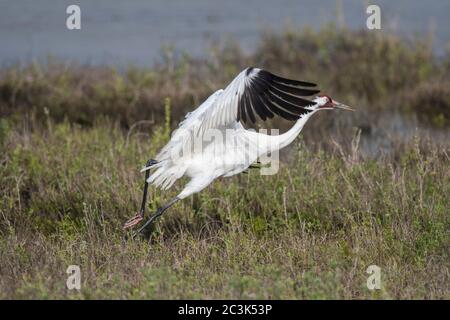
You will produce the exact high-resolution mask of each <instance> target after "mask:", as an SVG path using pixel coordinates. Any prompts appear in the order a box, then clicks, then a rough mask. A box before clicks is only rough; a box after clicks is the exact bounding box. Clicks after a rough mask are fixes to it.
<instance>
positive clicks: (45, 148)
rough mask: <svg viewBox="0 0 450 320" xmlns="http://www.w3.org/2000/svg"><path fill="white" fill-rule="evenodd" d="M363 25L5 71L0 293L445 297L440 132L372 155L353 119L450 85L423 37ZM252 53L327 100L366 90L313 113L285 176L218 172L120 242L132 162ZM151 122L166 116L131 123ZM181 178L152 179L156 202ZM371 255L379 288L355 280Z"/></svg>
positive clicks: (448, 172)
mask: <svg viewBox="0 0 450 320" xmlns="http://www.w3.org/2000/svg"><path fill="white" fill-rule="evenodd" d="M367 36H368V35H364V34H359V33H356V34H352V33H348V34H347V33H342V34H335V33H333V32H332V31H330V30H326V31H322V33H321V34H320V37H317V36H313V34H311V33H310V32H305V33H302V34H299V35H298V34H295V33H293V32H292V31H289V30H288V31H287V32H286V34H284V35H281V36H278V37H276V36H274V35H267V36H266V38H264V39H265V40H263V42H262V44H261V48H262V49H261V50H260V51H259V53H258V54H255V55H252V56H250V57H247V56H244V55H242V54H241V53H240V51H239V49H238V48H235V47H232V46H228V47H226V48H224V49H223V50H221V51H220V52H218V53H217V54H216V55H215V56H213V57H211V58H210V59H209V60H207V63H205V62H203V63H202V64H200V63H199V62H196V61H190V60H189V59H188V60H183V61H176V62H174V61H167V63H166V64H164V65H160V66H156V67H155V69H154V70H143V71H142V70H137V69H132V70H129V71H128V72H127V73H126V74H125V75H122V74H119V73H116V72H114V71H112V70H110V69H108V70H99V69H95V68H92V69H91V68H85V67H79V68H78V67H69V68H68V69H61V65H58V66H49V67H46V68H44V67H42V66H31V67H27V68H23V69H20V70H19V69H13V68H12V69H10V70H5V71H4V72H3V74H2V76H1V77H0V112H1V113H2V115H4V117H3V119H1V120H0V256H1V259H0V297H1V298H85V299H89V298H288V299H297V298H300V299H302V298H308V299H312V298H320V299H323V298H386V299H390V298H405V299H413V298H427V299H431V298H439V299H443V298H447V299H448V298H450V281H449V250H448V248H449V246H448V245H449V227H450V221H449V220H450V216H449V209H450V208H449V201H448V194H449V193H450V167H449V163H450V162H449V161H450V158H449V155H450V150H449V145H448V143H444V144H441V145H439V144H437V143H435V142H433V141H428V140H426V139H418V138H417V139H415V140H414V141H406V140H401V139H400V140H398V141H397V140H396V141H395V142H394V143H393V146H392V150H391V153H389V154H387V155H385V156H380V157H377V158H371V157H367V156H364V155H363V154H362V153H361V152H360V151H359V149H358V148H357V147H358V144H357V137H358V136H357V135H355V134H354V127H355V126H358V123H359V121H361V114H366V115H367V114H371V113H370V112H373V113H375V112H376V111H380V110H382V109H384V108H386V103H390V105H389V106H390V107H391V108H397V109H398V110H399V112H410V111H412V112H415V111H414V110H419V109H417V108H416V107H414V106H411V107H409V105H407V106H405V107H404V108H400V106H404V105H405V101H406V100H403V99H400V98H398V97H402V93H404V92H406V90H409V89H410V88H415V87H418V86H420V88H422V89H420V90H421V92H420V93H417V94H420V95H422V96H427V95H433V97H436V96H437V97H438V98H437V99H438V100H439V99H440V98H441V96H442V95H440V94H437V95H436V94H434V93H430V92H431V91H429V90H427V89H423V88H427V86H428V85H431V83H437V81H438V82H439V81H440V82H441V85H442V86H444V85H443V84H442V83H443V82H442V81H444V80H445V79H447V78H446V77H448V75H446V74H445V72H444V71H439V72H435V71H436V70H441V69H440V68H439V63H438V62H436V61H435V60H434V58H433V57H432V56H431V55H430V54H429V52H428V49H427V48H426V46H424V45H423V44H404V43H403V42H400V41H399V40H398V39H396V38H394V37H387V38H381V37H378V36H376V37H374V38H371V37H372V36H369V38H366V37H367ZM365 39H366V40H365ZM365 41H366V42H365ZM373 41H375V42H373ZM378 46H380V47H378ZM411 46H412V48H413V49H414V50H413V49H411ZM374 50H375V51H374ZM391 51H392V52H391ZM306 54H308V56H307V57H308V59H307V60H306V61H308V62H307V63H306V62H303V60H302V59H303V57H305V55H306ZM275 56H276V57H283V59H286V60H282V61H280V62H278V63H277V62H276V61H275V59H273V57H275ZM372 58H373V59H374V60H373V61H372V62H374V61H375V62H376V63H375V62H374V63H375V65H372V64H371V63H370V60H369V59H372ZM331 61H333V62H334V61H339V65H335V64H334V63H331ZM399 61H402V62H403V63H402V65H399V63H398V62H399ZM245 64H252V65H264V66H266V67H268V68H269V69H271V70H273V71H275V72H279V73H282V74H286V75H295V74H297V73H298V74H302V75H303V74H304V75H305V76H304V77H303V78H305V79H307V80H312V81H317V82H319V83H321V84H322V87H325V88H327V92H329V91H331V93H334V94H335V96H337V97H336V98H337V99H338V100H339V99H340V100H343V101H345V102H348V103H349V104H351V103H352V101H353V102H354V101H355V99H356V98H357V97H355V96H354V94H355V92H356V93H357V94H358V96H359V95H360V96H361V98H362V100H363V101H365V102H363V103H361V106H359V107H360V108H361V112H360V113H359V114H356V115H342V114H341V115H339V116H336V115H335V114H332V113H327V114H323V115H320V116H318V117H317V118H315V119H312V120H311V124H308V126H307V127H306V128H305V134H304V137H305V138H304V139H302V138H301V139H299V140H297V143H295V145H294V146H293V148H292V149H291V150H290V155H291V156H290V157H289V160H288V157H286V156H284V157H283V159H284V160H286V161H284V162H283V163H282V166H281V168H280V172H279V173H278V175H276V176H260V175H259V174H258V172H257V171H251V172H250V173H249V174H248V175H240V176H237V177H234V178H228V179H222V180H220V181H217V182H215V183H214V184H213V185H212V186H210V187H209V188H208V189H207V190H205V191H204V192H202V193H200V194H198V195H197V196H194V197H192V198H190V199H186V200H184V201H183V202H180V203H178V204H176V205H175V206H174V207H173V208H172V209H170V210H169V211H168V212H167V213H166V214H165V216H163V217H162V219H160V220H159V221H158V223H157V224H156V225H155V229H154V232H153V235H152V238H151V239H150V241H142V240H130V239H127V237H126V234H125V233H124V232H123V231H122V229H121V226H122V223H123V222H124V221H125V220H126V219H127V218H129V217H130V216H131V214H133V212H135V211H136V209H137V206H138V205H139V200H140V196H141V187H142V185H141V184H142V180H143V177H142V176H141V174H140V173H139V170H138V169H139V168H140V166H141V165H142V164H143V163H144V162H145V161H146V160H147V159H148V158H149V157H151V156H152V155H154V154H155V153H156V152H157V150H158V149H159V148H160V147H161V146H162V145H163V144H164V142H165V141H166V140H167V139H168V128H169V126H170V125H172V126H173V124H174V123H173V122H171V121H170V118H171V119H173V120H172V121H178V120H179V119H180V118H181V116H182V114H184V113H185V111H187V110H188V109H191V108H192V106H193V105H195V104H198V103H199V102H200V101H201V100H202V99H203V98H204V97H205V96H206V95H207V94H208V93H209V92H210V91H211V90H212V89H213V87H216V86H222V85H223V84H224V83H226V81H228V80H229V79H230V77H232V75H234V74H235V73H236V72H237V71H238V70H239V69H240V68H241V67H242V66H243V65H245ZM413 66H415V67H419V69H417V68H413ZM397 67H398V68H399V69H398V70H399V72H395V70H392V69H395V68H397ZM367 68H371V69H367ZM412 69H414V70H413V71H412V72H410V71H408V70H412ZM218 70H225V72H224V73H223V74H219V73H218V72H217V71H218ZM339 70H345V71H346V72H345V74H342V73H341V74H342V76H339V73H338V72H339ZM165 71H167V73H165ZM319 71H320V72H323V73H324V74H325V73H326V74H327V75H329V77H327V76H323V77H321V76H319V75H320V72H319ZM372 71H373V72H375V73H373V74H372V73H371V72H372ZM386 72H387V73H386ZM318 74H319V75H318ZM296 78H297V77H296ZM405 79H409V80H408V81H403V80H405ZM172 85H174V86H172ZM437 86H439V85H437ZM393 87H394V88H395V90H396V91H398V95H394V96H393V95H392V94H391V91H392V88H393ZM328 89H329V90H328ZM441 89H442V88H441ZM441 89H436V90H438V91H439V90H441ZM373 90H375V91H374V92H375V93H374V92H373ZM433 92H435V91H433ZM439 92H441V91H439ZM442 92H444V98H445V99H447V98H448V90H447V91H445V90H443V91H442ZM445 95H447V97H445ZM165 97H170V99H171V106H172V108H171V109H172V111H171V117H168V115H165V114H164V107H163V101H164V98H165ZM425 100H426V101H428V100H429V99H425ZM435 101H436V100H433V105H434V104H435V103H436V102H435ZM439 101H440V100H439ZM44 107H45V110H46V111H45V112H44ZM422 107H423V106H421V107H420V108H422ZM446 108H448V104H446V105H444V109H443V110H444V111H443V112H444V113H445V114H448V112H447V111H448V110H447V109H446ZM166 109H168V108H166ZM418 112H423V109H420V110H419V111H418ZM440 112H441V111H440ZM152 116H154V119H155V120H156V121H158V122H157V123H159V122H161V121H159V120H160V119H163V118H164V117H165V118H166V123H165V124H162V125H155V124H154V123H153V124H151V123H150V124H149V123H147V122H144V123H138V124H137V125H135V126H133V127H132V124H133V123H135V121H136V120H137V119H147V120H150V119H152ZM372 119H373V118H370V117H369V118H368V120H369V121H372ZM432 124H433V122H432ZM372 125H373V124H372ZM130 127H132V128H131V129H130ZM341 128H343V129H341ZM444 128H445V125H444ZM444 130H445V129H444ZM352 139H353V143H352V141H351V140H352ZM313 141H315V144H313V143H312V142H313ZM181 185H182V184H178V185H177V187H176V188H175V189H174V190H172V191H170V192H165V193H162V192H160V191H158V190H151V191H150V195H149V197H150V203H149V209H150V210H154V209H155V208H156V207H157V206H158V205H161V204H162V203H163V202H164V201H165V200H167V199H169V198H170V197H171V196H173V195H175V194H176V192H177V191H179V190H180V187H181ZM72 264H77V265H79V266H80V267H81V270H82V290H81V291H80V292H73V291H68V290H67V289H66V286H65V281H66V279H67V274H66V273H65V272H66V268H67V266H68V265H72ZM371 264H376V265H378V266H380V267H381V269H382V286H383V287H382V290H380V291H369V290H368V289H367V288H366V279H367V276H368V275H367V274H366V273H365V271H366V268H367V267H368V266H369V265H371Z"/></svg>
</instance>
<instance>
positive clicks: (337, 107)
mask: <svg viewBox="0 0 450 320" xmlns="http://www.w3.org/2000/svg"><path fill="white" fill-rule="evenodd" d="M333 107H334V108H336V109H342V110H348V111H355V109H353V108H351V107H349V106H347V105H346V104H343V103H340V102H337V101H334V100H333Z"/></svg>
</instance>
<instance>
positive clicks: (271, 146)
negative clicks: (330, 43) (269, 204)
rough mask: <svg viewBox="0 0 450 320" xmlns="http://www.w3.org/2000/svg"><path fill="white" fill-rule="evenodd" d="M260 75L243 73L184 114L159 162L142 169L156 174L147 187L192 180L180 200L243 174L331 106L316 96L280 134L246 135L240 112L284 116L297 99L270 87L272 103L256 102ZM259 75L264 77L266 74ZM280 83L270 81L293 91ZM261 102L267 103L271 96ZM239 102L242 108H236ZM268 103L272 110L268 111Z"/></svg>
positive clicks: (250, 70)
mask: <svg viewBox="0 0 450 320" xmlns="http://www.w3.org/2000/svg"><path fill="white" fill-rule="evenodd" d="M262 72H265V71H263V70H261V69H256V68H247V69H245V70H244V71H242V72H241V73H240V74H239V75H238V76H237V77H236V78H235V79H234V80H233V81H232V82H231V83H230V85H229V86H228V87H227V88H226V89H225V90H222V89H221V90H218V91H216V92H215V93H213V94H212V95H211V96H210V97H209V98H208V99H207V100H206V101H205V102H204V103H202V104H201V105H200V106H199V107H198V108H197V109H196V110H194V111H193V112H190V113H188V114H187V115H186V118H185V119H184V120H183V121H182V122H181V123H180V125H179V127H178V129H177V130H176V131H175V132H174V133H173V134H172V137H171V139H170V141H169V142H168V143H167V144H166V145H165V146H164V147H163V149H162V150H161V151H160V152H159V154H158V155H157V156H156V158H155V160H156V161H157V163H156V164H154V165H152V166H151V167H146V168H144V169H143V170H142V171H145V170H149V169H151V170H154V171H153V172H152V174H151V175H150V177H149V178H148V182H149V183H150V184H152V185H154V186H156V187H161V188H163V189H168V188H170V187H171V186H172V185H173V183H174V182H175V181H177V180H178V179H180V178H181V177H182V176H187V177H189V178H191V180H190V182H189V183H188V184H187V185H186V186H185V188H184V189H183V190H182V191H181V193H180V194H179V195H178V196H177V197H178V198H179V199H183V198H185V197H187V196H189V195H191V194H193V193H196V192H199V191H200V190H202V189H203V188H205V187H206V186H208V185H209V184H210V183H211V182H212V181H214V180H215V179H216V178H218V177H229V176H232V175H235V174H238V173H241V172H243V171H245V170H246V169H247V168H248V167H249V166H250V165H251V164H253V163H254V162H255V161H257V159H258V158H260V157H261V156H262V155H265V154H267V153H269V152H274V151H276V150H279V149H281V148H283V147H285V146H287V145H288V144H290V143H291V142H292V141H293V140H294V139H295V137H297V136H298V134H299V133H300V132H301V130H302V128H303V126H304V125H305V123H306V122H307V121H308V119H309V118H310V117H311V116H312V115H313V114H314V113H315V112H316V111H318V110H319V109H320V107H321V106H325V105H326V104H327V103H329V98H328V97H326V96H323V97H316V98H315V99H314V100H312V101H307V100H304V101H307V102H308V103H309V104H307V105H304V106H303V107H302V108H300V109H302V110H303V112H304V113H303V114H297V115H296V119H297V120H296V122H295V124H294V126H293V127H292V128H291V129H290V130H288V131H287V132H285V133H283V134H280V135H269V134H265V133H261V132H255V131H253V130H247V129H245V128H244V127H243V125H242V124H241V122H240V121H239V120H238V119H239V113H240V112H241V111H240V110H239V108H244V111H243V112H244V113H245V112H247V114H246V115H242V114H241V115H240V116H241V118H242V116H244V117H245V116H246V117H248V118H250V116H251V115H250V113H251V112H252V111H249V109H248V108H253V110H254V112H255V113H256V114H257V115H259V114H262V115H263V116H264V114H269V113H270V112H271V113H272V116H273V113H275V114H278V113H280V115H284V114H285V112H286V110H285V109H284V108H283V106H285V105H286V104H285V100H284V99H282V98H283V97H288V98H289V99H291V98H296V99H301V98H298V97H297V96H296V95H293V94H289V93H287V94H288V96H286V95H284V92H283V91H279V92H278V91H276V90H275V89H272V87H268V89H267V90H268V92H269V93H270V95H271V97H273V98H274V99H273V100H275V101H272V100H267V101H266V100H262V99H261V98H259V97H256V98H255V96H256V94H258V93H261V89H260V91H258V90H257V89H258V88H257V87H256V89H254V92H250V93H249V90H251V89H252V83H254V82H255V83H256V84H255V85H256V86H258V83H260V84H265V83H266V82H267V81H266V80H264V78H262V79H257V78H258V77H259V76H260V75H261V73H262ZM266 73H267V72H266ZM262 75H263V76H266V75H265V74H264V73H263V74H262ZM269 75H271V74H269ZM274 77H276V76H274ZM255 79H256V80H255ZM278 79H281V80H280V82H277V80H278ZM282 80H286V79H283V78H275V80H272V81H274V83H275V84H276V85H279V86H280V88H283V87H285V88H288V89H289V90H291V88H292V90H293V89H294V88H296V86H294V85H290V84H289V83H287V84H286V83H283V82H282ZM289 81H292V80H289ZM292 82H293V81H292ZM304 84H306V85H307V86H313V84H309V83H306V82H304V83H301V85H304ZM271 90H272V91H271ZM302 90H305V92H307V93H310V92H318V91H316V90H310V89H302ZM308 90H309V91H308ZM246 91H247V92H246ZM274 92H275V93H274ZM294 93H295V92H294ZM243 97H244V98H243ZM247 97H248V98H247ZM264 97H265V98H268V99H270V97H269V96H267V97H266V96H264ZM246 99H247V100H246ZM277 99H278V100H277ZM280 99H281V100H280ZM242 101H243V102H242ZM260 102H261V104H262V105H263V107H262V108H264V110H263V111H261V110H258V109H257V108H260V106H257V104H259V103H260ZM277 102H278V103H277ZM239 103H241V104H243V106H239ZM246 103H247V104H246ZM269 103H270V106H268V105H269ZM274 105H275V106H274ZM289 107H290V105H289ZM246 108H247V109H246ZM273 108H278V109H276V110H274V109H273ZM255 110H256V111H255ZM268 110H269V112H267V111H268ZM280 110H281V111H280ZM289 115H290V114H289ZM269 116H270V115H269ZM264 120H265V119H264Z"/></svg>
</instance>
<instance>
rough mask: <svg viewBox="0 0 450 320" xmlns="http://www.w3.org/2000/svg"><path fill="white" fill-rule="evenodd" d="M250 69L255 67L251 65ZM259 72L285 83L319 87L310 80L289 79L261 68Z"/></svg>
mask: <svg viewBox="0 0 450 320" xmlns="http://www.w3.org/2000/svg"><path fill="white" fill-rule="evenodd" d="M248 69H252V70H253V69H254V67H250V68H248ZM248 73H250V71H248V70H247V74H248ZM258 74H259V75H260V76H261V77H263V78H265V79H266V80H273V81H276V82H280V83H283V84H288V85H293V86H302V87H317V84H316V83H313V82H308V81H302V80H294V79H288V78H284V77H280V76H278V75H276V74H273V73H271V72H269V71H267V70H264V69H260V70H259V72H258Z"/></svg>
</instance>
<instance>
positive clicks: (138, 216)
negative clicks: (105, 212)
mask: <svg viewBox="0 0 450 320" xmlns="http://www.w3.org/2000/svg"><path fill="white" fill-rule="evenodd" d="M142 220H144V216H143V215H142V214H141V213H140V212H139V213H137V214H136V215H135V216H134V217H133V218H131V219H129V220H127V222H125V224H124V225H123V228H124V229H129V228H132V227H134V226H135V225H137V224H139V223H140V222H141V221H142Z"/></svg>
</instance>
